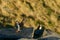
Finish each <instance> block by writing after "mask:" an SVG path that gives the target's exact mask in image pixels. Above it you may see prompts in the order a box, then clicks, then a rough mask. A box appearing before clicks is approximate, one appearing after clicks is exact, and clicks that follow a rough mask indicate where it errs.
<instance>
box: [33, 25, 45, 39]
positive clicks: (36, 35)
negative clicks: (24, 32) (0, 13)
mask: <svg viewBox="0 0 60 40" xmlns="http://www.w3.org/2000/svg"><path fill="white" fill-rule="evenodd" d="M44 29H45V28H44V26H42V25H40V24H39V26H38V28H37V29H36V30H35V31H34V35H33V38H34V39H37V38H39V37H41V36H42V35H43V32H44Z"/></svg>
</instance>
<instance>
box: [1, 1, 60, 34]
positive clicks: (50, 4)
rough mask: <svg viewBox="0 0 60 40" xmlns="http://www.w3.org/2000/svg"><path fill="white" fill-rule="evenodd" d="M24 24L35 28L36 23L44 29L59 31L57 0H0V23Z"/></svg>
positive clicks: (59, 18)
mask: <svg viewBox="0 0 60 40" xmlns="http://www.w3.org/2000/svg"><path fill="white" fill-rule="evenodd" d="M23 18H26V20H24V26H25V27H29V26H31V25H32V27H34V28H37V25H38V23H40V24H42V25H44V26H45V28H46V29H50V30H52V31H56V32H57V33H60V1H59V0H0V24H3V25H4V26H6V25H12V26H14V25H15V21H16V20H17V21H19V22H21V21H22V19H23Z"/></svg>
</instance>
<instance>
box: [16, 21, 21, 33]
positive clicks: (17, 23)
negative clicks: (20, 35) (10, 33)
mask: <svg viewBox="0 0 60 40" xmlns="http://www.w3.org/2000/svg"><path fill="white" fill-rule="evenodd" d="M16 28H17V30H16V32H19V31H20V25H19V22H18V21H16Z"/></svg>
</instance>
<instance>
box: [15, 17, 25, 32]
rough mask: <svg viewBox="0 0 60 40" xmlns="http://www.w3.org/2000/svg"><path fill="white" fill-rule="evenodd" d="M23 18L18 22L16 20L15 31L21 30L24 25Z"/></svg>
mask: <svg viewBox="0 0 60 40" xmlns="http://www.w3.org/2000/svg"><path fill="white" fill-rule="evenodd" d="M24 20H25V19H24V18H23V20H22V21H21V22H18V21H16V23H15V24H16V28H17V31H16V32H19V31H21V29H22V28H23V27H24Z"/></svg>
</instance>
